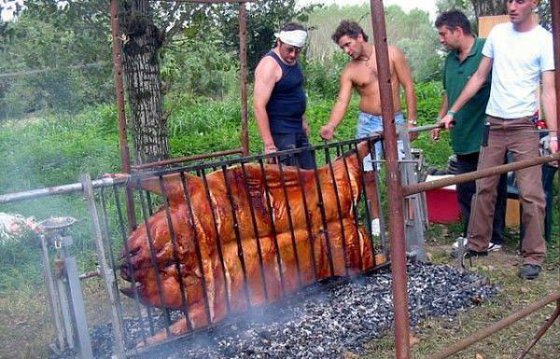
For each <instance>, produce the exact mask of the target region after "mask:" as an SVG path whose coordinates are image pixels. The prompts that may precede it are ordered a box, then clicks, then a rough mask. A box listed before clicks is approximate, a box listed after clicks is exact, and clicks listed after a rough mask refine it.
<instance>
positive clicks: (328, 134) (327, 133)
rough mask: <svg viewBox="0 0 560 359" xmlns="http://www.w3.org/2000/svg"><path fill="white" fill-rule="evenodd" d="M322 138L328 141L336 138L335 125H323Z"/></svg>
mask: <svg viewBox="0 0 560 359" xmlns="http://www.w3.org/2000/svg"><path fill="white" fill-rule="evenodd" d="M321 138H322V139H323V140H327V141H330V140H332V139H333V138H334V127H333V126H332V125H330V124H326V125H325V126H323V127H321Z"/></svg>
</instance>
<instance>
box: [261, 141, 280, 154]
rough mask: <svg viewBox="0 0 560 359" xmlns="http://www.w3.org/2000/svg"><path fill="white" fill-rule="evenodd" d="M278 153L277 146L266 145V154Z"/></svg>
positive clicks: (272, 144)
mask: <svg viewBox="0 0 560 359" xmlns="http://www.w3.org/2000/svg"><path fill="white" fill-rule="evenodd" d="M277 151H278V148H276V145H274V143H271V144H268V145H264V153H265V154H269V153H274V152H277Z"/></svg>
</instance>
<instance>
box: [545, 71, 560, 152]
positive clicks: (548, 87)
mask: <svg viewBox="0 0 560 359" xmlns="http://www.w3.org/2000/svg"><path fill="white" fill-rule="evenodd" d="M542 83H543V89H542V94H541V100H542V107H543V111H544V116H545V118H546V125H547V127H548V129H549V130H550V152H552V153H556V152H558V128H557V123H556V116H557V114H556V91H555V89H556V86H555V72H554V71H545V72H543V73H542Z"/></svg>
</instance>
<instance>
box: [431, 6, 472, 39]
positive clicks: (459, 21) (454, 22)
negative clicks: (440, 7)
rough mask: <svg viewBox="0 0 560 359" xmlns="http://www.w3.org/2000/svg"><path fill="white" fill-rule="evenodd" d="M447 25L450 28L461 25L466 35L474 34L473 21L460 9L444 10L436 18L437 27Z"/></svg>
mask: <svg viewBox="0 0 560 359" xmlns="http://www.w3.org/2000/svg"><path fill="white" fill-rule="evenodd" d="M442 26H447V27H448V28H449V29H450V30H453V29H455V28H457V27H460V28H461V29H462V30H463V33H464V34H465V35H470V34H472V30H471V22H470V21H469V19H467V16H466V15H465V14H464V13H463V12H461V11H459V10H455V9H454V10H449V11H445V12H442V13H441V14H439V15H438V17H437V19H436V27H437V28H440V27H442Z"/></svg>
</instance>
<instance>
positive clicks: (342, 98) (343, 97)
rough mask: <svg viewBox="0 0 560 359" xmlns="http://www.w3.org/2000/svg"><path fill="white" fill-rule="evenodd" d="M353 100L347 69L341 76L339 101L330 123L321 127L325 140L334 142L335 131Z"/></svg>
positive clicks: (332, 112) (334, 108) (333, 110)
mask: <svg viewBox="0 0 560 359" xmlns="http://www.w3.org/2000/svg"><path fill="white" fill-rule="evenodd" d="M351 98H352V79H351V78H350V75H349V73H348V69H345V70H344V71H343V73H342V75H341V76H340V88H339V90H338V99H337V100H336V103H335V105H334V107H333V109H332V111H331V116H330V119H329V122H327V124H326V125H324V126H323V127H321V137H322V138H323V139H325V140H332V139H333V137H334V130H335V129H336V128H337V127H338V125H340V123H341V122H342V120H343V119H344V115H345V114H346V109H347V108H348V104H349V103H350V99H351Z"/></svg>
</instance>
